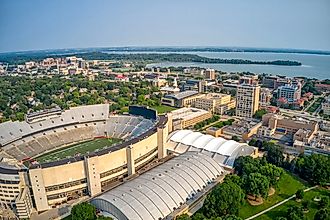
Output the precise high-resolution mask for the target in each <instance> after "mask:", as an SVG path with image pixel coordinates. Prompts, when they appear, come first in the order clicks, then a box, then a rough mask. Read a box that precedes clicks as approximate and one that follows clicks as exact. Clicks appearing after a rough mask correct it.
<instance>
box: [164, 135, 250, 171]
mask: <svg viewBox="0 0 330 220" xmlns="http://www.w3.org/2000/svg"><path fill="white" fill-rule="evenodd" d="M168 142H169V143H170V145H171V146H174V147H172V148H173V149H174V150H175V151H176V152H178V151H179V152H178V153H182V152H184V151H201V150H202V151H203V150H205V151H208V152H212V153H216V154H217V155H222V156H221V157H217V158H223V159H221V162H220V161H219V162H220V163H222V164H225V165H227V160H228V158H231V160H235V158H236V157H238V156H241V155H242V156H244V155H245V156H246V155H251V154H252V153H253V151H254V149H253V147H251V146H248V145H247V144H241V143H238V142H236V141H234V140H226V139H224V138H221V137H217V138H216V137H213V136H211V135H207V134H202V133H200V132H194V131H191V130H177V131H174V132H173V133H172V134H170V135H169V138H168ZM181 145H183V146H186V147H185V150H182V147H180V146H181ZM179 148H180V149H179ZM231 164H232V163H231Z"/></svg>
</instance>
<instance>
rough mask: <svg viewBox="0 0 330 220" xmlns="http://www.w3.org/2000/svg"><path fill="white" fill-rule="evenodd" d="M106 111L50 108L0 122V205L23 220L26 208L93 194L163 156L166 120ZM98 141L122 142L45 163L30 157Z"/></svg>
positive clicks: (40, 208) (39, 208)
mask: <svg viewBox="0 0 330 220" xmlns="http://www.w3.org/2000/svg"><path fill="white" fill-rule="evenodd" d="M108 107H109V106H108V105H94V106H93V105H92V106H80V107H75V108H71V109H69V110H66V111H57V110H56V109H54V110H52V111H50V110H48V111H47V112H46V111H43V112H38V113H35V114H30V115H29V117H28V118H29V120H27V121H25V122H11V121H9V122H6V123H2V124H0V133H1V135H0V146H1V148H2V151H1V152H0V160H1V162H0V203H1V204H5V205H6V206H7V207H8V208H9V209H13V210H15V213H16V215H17V216H19V217H20V218H29V217H30V214H31V212H32V204H34V208H35V210H36V211H37V212H42V211H46V210H49V209H51V208H55V207H57V206H59V205H61V204H64V203H67V202H68V201H71V200H76V199H78V198H82V197H85V196H86V198H87V197H91V196H95V195H98V194H100V193H102V192H103V191H105V190H107V189H109V188H111V187H113V186H115V185H116V184H118V183H120V182H121V181H123V180H124V178H127V177H129V176H131V175H133V174H135V173H136V172H137V171H139V170H140V169H141V168H142V167H144V166H145V165H147V164H149V163H150V162H152V161H155V160H158V159H161V158H163V157H166V156H167V151H166V150H165V143H166V140H167V136H168V133H169V131H170V130H171V128H169V125H168V121H170V122H172V119H170V120H168V118H167V117H166V116H159V117H158V118H157V119H154V120H152V119H147V118H144V117H142V116H137V115H108V114H109V108H108ZM55 110H56V111H55ZM53 111H54V112H53ZM41 115H43V117H42V118H40V117H41ZM39 116H40V117H39ZM169 117H171V114H170V115H169ZM171 127H172V126H171ZM104 137H114V138H119V139H122V140H123V142H122V143H119V144H116V145H113V146H111V147H106V148H103V149H99V150H98V151H94V152H90V153H86V154H83V155H80V154H77V155H72V156H71V157H67V158H64V159H60V158H58V159H54V160H51V161H49V162H43V163H39V162H38V159H36V160H35V159H32V158H37V157H38V156H40V155H42V154H44V153H46V152H49V151H53V150H54V149H57V148H61V147H63V146H67V145H70V144H72V143H79V142H82V141H86V140H93V139H95V138H104ZM9 158H11V160H12V163H13V165H10V163H9V162H8V160H9ZM3 161H5V162H4V163H3V164H2V162H3ZM24 161H29V163H27V164H28V165H26V166H27V167H26V166H23V165H22V163H23V162H24ZM31 198H32V199H33V201H34V202H32V199H31Z"/></svg>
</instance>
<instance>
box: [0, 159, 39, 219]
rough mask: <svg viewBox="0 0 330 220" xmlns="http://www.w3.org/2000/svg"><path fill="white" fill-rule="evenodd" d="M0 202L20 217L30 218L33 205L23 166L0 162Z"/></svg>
mask: <svg viewBox="0 0 330 220" xmlns="http://www.w3.org/2000/svg"><path fill="white" fill-rule="evenodd" d="M0 204H1V206H6V207H7V208H10V209H12V210H13V211H14V212H15V214H16V215H17V216H18V217H19V218H21V219H23V218H24V219H25V218H26V219H27V218H30V216H31V213H32V208H33V206H32V199H31V195H30V189H29V187H28V183H27V174H26V168H24V166H19V165H17V164H16V163H12V162H10V161H9V162H4V161H1V162H0Z"/></svg>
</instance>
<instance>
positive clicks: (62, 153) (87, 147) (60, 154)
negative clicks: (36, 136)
mask: <svg viewBox="0 0 330 220" xmlns="http://www.w3.org/2000/svg"><path fill="white" fill-rule="evenodd" d="M119 142H121V140H120V139H117V138H100V139H95V140H91V141H86V142H82V143H78V144H74V145H70V146H67V147H65V148H61V149H58V150H54V151H51V152H49V153H46V154H44V155H41V156H40V157H37V158H36V159H35V160H36V161H38V162H39V163H45V162H52V161H57V160H61V159H64V158H70V157H73V156H75V155H85V154H87V153H90V152H94V151H96V150H98V149H103V148H106V147H109V146H111V145H114V144H117V143H119Z"/></svg>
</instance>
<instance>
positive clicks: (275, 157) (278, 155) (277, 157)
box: [266, 145, 284, 167]
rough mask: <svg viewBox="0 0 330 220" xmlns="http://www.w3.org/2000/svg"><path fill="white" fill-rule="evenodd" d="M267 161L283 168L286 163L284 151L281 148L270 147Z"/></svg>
mask: <svg viewBox="0 0 330 220" xmlns="http://www.w3.org/2000/svg"><path fill="white" fill-rule="evenodd" d="M266 159H267V161H268V162H269V163H271V164H274V165H276V166H278V167H280V166H282V164H283V161H284V156H283V149H282V148H280V147H279V146H275V145H269V146H268V147H267V154H266Z"/></svg>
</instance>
